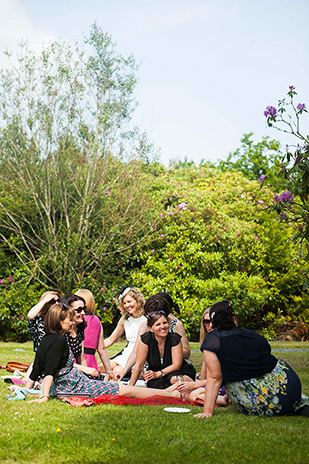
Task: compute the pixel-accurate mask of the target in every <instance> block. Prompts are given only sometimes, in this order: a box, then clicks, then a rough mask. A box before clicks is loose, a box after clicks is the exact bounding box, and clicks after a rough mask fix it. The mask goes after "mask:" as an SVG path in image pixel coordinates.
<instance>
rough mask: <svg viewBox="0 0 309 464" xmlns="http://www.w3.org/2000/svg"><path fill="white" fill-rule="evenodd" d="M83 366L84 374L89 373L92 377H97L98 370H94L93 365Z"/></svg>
mask: <svg viewBox="0 0 309 464" xmlns="http://www.w3.org/2000/svg"><path fill="white" fill-rule="evenodd" d="M83 367H84V369H85V370H84V372H85V374H88V375H91V376H92V377H98V375H99V372H98V371H97V370H96V368H95V367H86V366H83Z"/></svg>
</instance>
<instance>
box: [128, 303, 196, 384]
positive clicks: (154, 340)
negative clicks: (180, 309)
mask: <svg viewBox="0 0 309 464" xmlns="http://www.w3.org/2000/svg"><path fill="white" fill-rule="evenodd" d="M147 324H148V328H149V331H148V332H146V333H144V334H143V335H141V343H140V344H139V345H138V348H137V353H136V363H135V366H134V369H133V372H132V375H131V380H130V385H135V383H136V381H137V379H138V377H139V374H140V372H141V371H142V369H143V366H144V364H145V362H146V361H147V363H148V369H147V371H146V372H145V374H144V378H145V380H146V382H147V387H151V388H160V389H164V388H167V387H169V386H170V385H171V384H174V383H175V382H176V381H178V379H179V380H180V379H181V380H184V381H190V380H194V379H195V374H196V372H195V369H194V367H193V366H192V365H190V364H188V363H187V361H186V360H185V359H184V358H183V350H182V345H181V336H180V335H178V334H177V333H171V332H169V322H168V318H167V316H166V313H165V312H164V311H154V312H152V313H150V314H149V315H148V318H147Z"/></svg>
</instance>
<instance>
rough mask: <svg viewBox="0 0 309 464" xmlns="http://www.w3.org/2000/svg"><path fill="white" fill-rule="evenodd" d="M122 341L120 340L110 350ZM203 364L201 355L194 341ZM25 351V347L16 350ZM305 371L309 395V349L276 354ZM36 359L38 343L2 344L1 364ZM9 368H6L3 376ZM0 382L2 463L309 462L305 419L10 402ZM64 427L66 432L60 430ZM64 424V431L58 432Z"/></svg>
mask: <svg viewBox="0 0 309 464" xmlns="http://www.w3.org/2000/svg"><path fill="white" fill-rule="evenodd" d="M122 346H123V345H121V344H118V345H117V346H113V350H109V352H110V355H112V354H114V353H116V352H117V351H118V350H119V348H121V347H122ZM272 346H273V348H275V349H280V350H285V349H287V348H288V349H291V348H306V349H308V348H309V343H290V342H288V343H273V344H272ZM191 348H192V350H196V351H193V352H192V356H191V359H192V360H193V362H194V364H195V366H196V368H197V370H199V368H200V366H201V361H202V355H201V353H200V352H199V351H198V344H197V343H192V344H191ZM15 349H22V350H24V351H22V352H19V351H13V350H15ZM274 354H275V355H276V356H277V357H279V358H281V359H284V360H286V361H287V362H288V363H289V364H290V365H291V366H292V367H293V368H295V369H296V371H297V372H298V374H299V376H300V378H301V380H302V383H303V391H304V393H306V394H307V395H309V351H303V352H302V351H298V352H293V351H280V352H275V353H274ZM12 360H18V361H25V362H31V361H32V360H33V352H32V343H30V342H27V343H25V344H17V343H0V364H6V362H8V361H12ZM5 374H7V372H6V371H5V370H1V375H5ZM7 392H8V388H7V384H5V383H4V382H3V381H1V382H0V413H1V416H0V425H1V427H0V461H1V463H3V464H4V463H10V464H12V463H24V464H26V463H43V464H44V463H50V464H53V463H55V464H56V463H57V464H58V463H59V464H60V463H84V464H94V463H110V464H120V463H138V464H142V463H145V464H152V463H154V464H155V463H158V464H161V463H162V464H163V463H175V464H179V463H180V464H186V463H191V464H195V463H196V464H197V463H224V464H230V463H237V464H238V463H263V464H264V463H271V464H276V463H278V464H279V463H280V464H281V463H282V461H284V462H286V463H303V464H305V463H308V462H309V443H308V428H309V427H308V426H309V419H308V418H306V417H298V416H295V417H294V416H293V417H276V418H258V417H247V416H243V415H240V414H239V413H238V412H237V411H236V410H235V409H234V407H233V406H230V407H228V408H216V411H215V416H214V417H213V418H212V419H208V420H199V419H196V418H194V417H193V414H194V413H196V412H199V411H201V409H200V408H198V407H193V406H192V407H190V409H191V413H190V414H172V413H167V412H165V411H164V410H163V409H164V407H165V406H164V405H160V406H114V405H101V406H92V407H89V408H85V407H80V408H75V407H73V406H70V405H69V404H66V403H62V402H61V401H58V400H49V401H48V402H47V403H44V404H26V402H25V401H4V400H3V396H4V395H5V394H6V393H7ZM59 429H60V431H59ZM57 430H58V431H57Z"/></svg>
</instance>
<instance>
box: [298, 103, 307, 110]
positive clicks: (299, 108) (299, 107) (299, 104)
mask: <svg viewBox="0 0 309 464" xmlns="http://www.w3.org/2000/svg"><path fill="white" fill-rule="evenodd" d="M297 109H298V111H305V110H306V105H305V103H298V105H297Z"/></svg>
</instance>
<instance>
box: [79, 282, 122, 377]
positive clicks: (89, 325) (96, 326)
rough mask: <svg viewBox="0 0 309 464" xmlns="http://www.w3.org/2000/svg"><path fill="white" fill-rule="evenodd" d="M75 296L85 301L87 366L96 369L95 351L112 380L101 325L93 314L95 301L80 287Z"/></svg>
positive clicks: (85, 352) (88, 292)
mask: <svg viewBox="0 0 309 464" xmlns="http://www.w3.org/2000/svg"><path fill="white" fill-rule="evenodd" d="M75 295H77V296H81V297H82V298H84V300H85V302H86V314H85V316H84V320H85V322H86V327H85V330H84V356H85V361H86V363H87V366H88V367H92V368H94V369H96V370H97V371H98V370H99V369H98V362H97V358H96V354H95V353H96V351H97V352H98V353H99V356H100V359H101V361H102V364H103V366H104V371H105V372H106V373H107V375H108V378H107V380H113V377H114V376H113V371H112V368H111V365H110V361H109V357H108V354H107V351H106V349H105V345H104V337H103V327H102V324H101V321H100V319H99V318H98V317H97V316H96V315H95V301H94V297H93V294H92V293H91V291H90V290H87V289H85V288H82V289H80V290H78V291H77V292H76V294H75Z"/></svg>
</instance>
